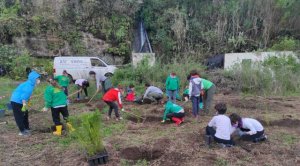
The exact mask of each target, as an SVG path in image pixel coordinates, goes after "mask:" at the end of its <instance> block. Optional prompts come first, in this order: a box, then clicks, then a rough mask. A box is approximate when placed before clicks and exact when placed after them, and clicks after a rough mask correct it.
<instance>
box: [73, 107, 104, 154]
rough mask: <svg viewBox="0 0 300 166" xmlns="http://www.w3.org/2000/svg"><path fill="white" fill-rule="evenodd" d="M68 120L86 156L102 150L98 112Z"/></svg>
mask: <svg viewBox="0 0 300 166" xmlns="http://www.w3.org/2000/svg"><path fill="white" fill-rule="evenodd" d="M70 120H71V123H72V124H73V126H74V128H75V131H74V135H75V137H76V140H77V141H78V143H79V145H80V147H81V148H82V149H84V151H85V152H86V153H87V155H88V156H92V155H95V154H96V153H98V152H102V151H103V150H104V145H103V142H102V139H103V136H102V133H101V132H100V127H101V124H100V122H101V114H100V113H99V111H95V112H93V113H85V114H81V115H80V116H78V117H72V118H70Z"/></svg>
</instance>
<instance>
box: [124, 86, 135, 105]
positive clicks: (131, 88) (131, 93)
mask: <svg viewBox="0 0 300 166" xmlns="http://www.w3.org/2000/svg"><path fill="white" fill-rule="evenodd" d="M125 99H126V101H131V102H133V101H135V92H134V85H133V84H130V85H129V87H128V89H127V95H126V98H125Z"/></svg>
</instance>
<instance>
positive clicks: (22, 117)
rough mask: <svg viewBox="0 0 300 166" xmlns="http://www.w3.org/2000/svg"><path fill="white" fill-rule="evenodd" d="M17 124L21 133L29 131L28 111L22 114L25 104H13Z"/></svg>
mask: <svg viewBox="0 0 300 166" xmlns="http://www.w3.org/2000/svg"><path fill="white" fill-rule="evenodd" d="M11 106H12V109H13V113H14V117H15V121H16V124H17V126H18V128H19V130H20V131H21V132H23V131H24V130H29V121H28V110H26V111H25V112H22V107H23V104H19V103H16V102H13V101H12V102H11Z"/></svg>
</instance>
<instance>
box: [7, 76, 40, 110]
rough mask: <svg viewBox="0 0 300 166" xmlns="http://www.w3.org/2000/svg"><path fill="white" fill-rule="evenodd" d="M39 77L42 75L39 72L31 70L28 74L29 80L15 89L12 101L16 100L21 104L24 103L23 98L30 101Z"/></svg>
mask: <svg viewBox="0 0 300 166" xmlns="http://www.w3.org/2000/svg"><path fill="white" fill-rule="evenodd" d="M39 77H40V75H39V74H38V73H37V72H35V71H32V72H30V73H29V75H28V80H27V81H26V82H23V83H22V84H20V85H19V86H18V87H17V88H16V89H15V90H14V92H13V93H12V95H11V98H10V101H12V102H16V103H19V104H23V103H22V100H25V101H28V100H29V98H30V96H31V94H32V92H33V89H34V86H35V82H36V79H37V78H39Z"/></svg>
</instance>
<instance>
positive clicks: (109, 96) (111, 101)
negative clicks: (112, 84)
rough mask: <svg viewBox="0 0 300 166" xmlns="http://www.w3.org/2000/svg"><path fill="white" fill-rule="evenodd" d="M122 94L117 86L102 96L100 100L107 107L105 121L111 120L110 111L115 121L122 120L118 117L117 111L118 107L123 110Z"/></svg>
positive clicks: (121, 90)
mask: <svg viewBox="0 0 300 166" xmlns="http://www.w3.org/2000/svg"><path fill="white" fill-rule="evenodd" d="M122 93H123V88H122V87H121V86H119V87H118V88H111V89H110V90H108V91H107V92H106V93H105V94H104V96H103V98H102V100H103V101H104V102H105V103H106V104H107V105H108V106H109V111H108V117H107V119H110V118H111V113H112V110H114V111H115V116H116V119H117V121H118V120H121V119H122V117H120V114H119V110H118V105H119V107H120V109H122V110H123V105H122V101H121V94H122ZM115 101H117V102H118V105H117V104H116V103H115Z"/></svg>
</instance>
